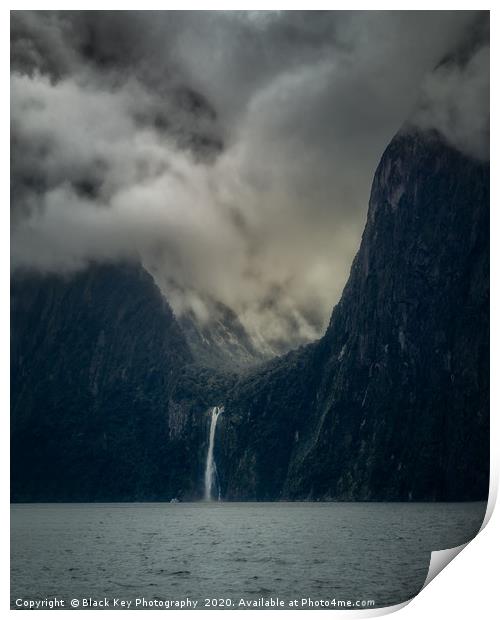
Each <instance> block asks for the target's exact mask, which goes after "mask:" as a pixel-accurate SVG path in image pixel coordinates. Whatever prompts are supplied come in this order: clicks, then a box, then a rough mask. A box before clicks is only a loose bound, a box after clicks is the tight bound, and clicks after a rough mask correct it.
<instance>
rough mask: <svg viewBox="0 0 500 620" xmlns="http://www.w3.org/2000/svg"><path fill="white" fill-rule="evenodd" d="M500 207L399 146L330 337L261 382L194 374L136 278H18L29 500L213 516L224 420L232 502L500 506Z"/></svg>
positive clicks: (19, 405) (260, 371) (15, 410)
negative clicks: (492, 399) (495, 328)
mask: <svg viewBox="0 0 500 620" xmlns="http://www.w3.org/2000/svg"><path fill="white" fill-rule="evenodd" d="M488 192H489V166H488V165H487V164H485V163H482V162H480V161H477V160H475V159H472V158H469V157H466V156H465V155H463V154H461V153H460V152H458V151H457V150H455V149H454V148H452V147H450V146H448V145H447V144H445V143H444V142H443V141H442V140H441V139H440V138H439V137H438V136H437V135H434V134H430V133H426V134H424V133H417V132H412V131H409V130H408V131H403V132H400V133H399V134H398V135H397V136H396V137H395V138H394V140H393V141H392V142H391V144H390V145H389V146H388V148H387V150H386V151H385V153H384V155H383V157H382V159H381V162H380V164H379V166H378V169H377V171H376V174H375V179H374V183H373V188H372V193H371V198H370V204H369V211H368V219H367V224H366V228H365V231H364V234H363V238H362V242H361V247H360V250H359V252H358V254H357V256H356V258H355V260H354V262H353V265H352V269H351V274H350V277H349V280H348V283H347V285H346V287H345V290H344V293H343V295H342V298H341V300H340V302H339V303H338V304H337V306H336V307H335V308H334V310H333V313H332V317H331V321H330V324H329V326H328V329H327V331H326V333H325V335H324V337H323V338H322V339H320V340H319V341H317V342H315V343H312V344H310V345H308V346H305V347H302V348H300V349H297V350H295V351H292V352H290V353H289V354H287V355H285V356H283V357H280V358H276V359H273V360H271V361H270V362H267V363H265V364H261V365H260V366H259V367H257V368H256V369H254V370H252V371H247V372H245V373H241V372H240V373H238V374H236V373H230V372H228V371H227V366H228V365H227V364H226V370H224V371H223V372H222V371H215V370H213V369H209V368H207V367H203V366H202V365H200V364H198V363H195V361H194V360H193V351H194V352H196V351H195V349H196V347H194V348H193V346H192V342H193V334H192V333H191V334H190V332H189V330H190V327H189V325H187V326H186V325H179V323H178V322H177V321H176V319H175V317H174V316H173V314H172V312H171V310H170V308H169V306H168V305H167V304H166V302H165V301H164V299H163V298H162V296H161V294H160V293H159V290H158V289H157V288H156V286H155V285H154V282H153V280H152V278H151V277H150V276H149V275H148V274H147V273H146V272H145V271H144V270H142V269H140V268H138V267H130V266H128V267H127V266H121V267H116V266H115V267H111V266H108V267H93V268H91V269H90V270H87V272H85V273H83V274H79V275H78V276H76V277H73V278H71V279H68V280H63V279H61V278H59V277H50V278H41V277H39V276H30V277H25V278H23V279H20V278H18V277H15V278H14V280H13V289H12V476H13V478H12V493H13V498H14V500H30V501H33V500H131V499H139V500H140V499H144V500H155V499H168V498H170V497H174V496H180V497H184V498H188V499H189V498H200V497H202V495H203V470H204V463H205V458H206V452H207V445H208V428H209V408H210V407H211V406H213V405H222V404H223V405H224V406H225V410H224V413H223V414H221V415H220V416H219V419H218V423H217V430H216V436H215V448H214V452H215V461H216V463H217V471H218V481H219V484H220V489H221V493H222V497H224V498H225V499H241V500H247V499H248V500H249V499H258V500H278V499H339V500H377V499H378V500H469V499H484V498H486V497H487V493H488V472H489V454H488V447H489V435H488V429H489V422H488V420H489V404H488V398H489V350H488V347H489V245H488V244H489V193H488ZM234 324H235V325H237V323H234ZM183 329H184V330H185V332H186V334H187V336H188V339H189V340H190V341H191V349H190V348H189V346H188V342H187V340H186V337H185V334H184V333H183V331H182V330H183Z"/></svg>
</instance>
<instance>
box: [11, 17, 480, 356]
mask: <svg viewBox="0 0 500 620" xmlns="http://www.w3.org/2000/svg"><path fill="white" fill-rule="evenodd" d="M480 18H481V15H478V14H475V13H470V12H400V13H391V12H307V13H304V12H272V11H269V12H217V11H209V12H161V13H155V12H119V13H109V12H95V13H94V12H61V13H52V12H40V13H34V12H14V13H13V14H12V43H11V48H12V82H11V84H12V86H11V98H12V141H13V147H12V155H13V162H12V198H13V199H12V208H13V217H12V221H13V230H12V261H13V266H14V267H16V268H17V267H24V268H26V267H28V268H37V269H40V270H47V271H51V270H69V271H71V270H75V269H79V268H82V267H84V266H85V265H86V264H87V263H88V261H90V260H111V259H115V258H122V257H126V256H131V255H134V256H135V255H140V256H141V257H142V259H143V261H144V262H145V264H147V265H148V266H149V268H150V269H151V270H152V271H154V274H155V277H156V279H157V281H158V283H159V284H160V286H162V287H163V289H164V290H165V291H166V294H167V296H168V298H169V300H170V301H171V303H172V304H173V306H174V309H175V310H176V312H177V313H182V312H183V311H184V310H185V309H190V310H192V311H194V312H195V313H196V314H197V316H199V317H200V318H201V319H203V318H204V317H206V314H207V312H208V310H207V308H208V307H209V305H210V304H209V300H214V299H215V300H216V301H222V302H224V303H225V304H227V305H229V306H230V307H231V308H233V309H234V310H235V311H236V312H237V313H238V314H239V316H240V317H241V319H242V321H243V323H244V324H245V325H246V326H247V328H248V329H249V330H250V332H251V334H252V335H253V337H254V338H255V339H256V340H258V341H259V342H260V343H261V345H262V346H264V347H265V346H266V344H268V343H277V342H279V341H281V340H286V341H288V342H290V343H292V344H297V343H299V342H301V341H304V340H308V339H311V338H314V337H316V336H318V335H319V334H320V332H321V329H322V327H323V325H324V324H325V322H326V321H327V319H328V315H329V313H330V311H331V307H332V305H333V304H334V302H335V301H336V299H337V298H338V296H339V294H340V291H341V289H342V287H343V284H344V282H345V279H346V275H347V273H348V268H349V265H350V262H351V260H352V257H353V255H354V253H355V251H356V249H357V246H358V244H359V239H360V235H361V231H362V227H363V224H364V219H365V214H366V208H367V202H368V195H369V189H370V183H371V179H372V176H373V172H374V169H375V166H376V164H377V161H378V159H379V157H380V155H381V153H382V151H383V149H384V147H385V146H386V144H387V142H388V141H389V140H390V138H391V137H392V135H393V134H394V133H395V132H396V131H397V130H398V128H399V127H400V126H401V124H402V123H403V122H404V121H405V119H406V118H407V117H408V116H409V115H410V114H411V113H412V111H413V120H414V122H415V123H417V124H419V125H420V126H422V127H424V128H432V129H437V130H439V131H440V132H441V133H442V134H443V135H444V136H445V138H446V139H448V140H449V141H450V142H452V143H453V144H454V145H455V146H457V148H461V149H463V150H464V151H466V152H474V153H477V152H478V149H481V148H482V147H480V146H479V147H478V145H482V144H483V141H484V140H483V138H484V132H485V124H484V118H485V115H484V113H483V112H484V96H485V94H484V93H485V88H486V86H487V78H486V77H485V76H487V70H485V66H486V60H487V58H486V57H485V54H486V55H487V50H486V48H485V46H484V45H479V46H476V47H475V48H474V53H473V54H472V56H471V55H470V54H469V56H468V57H467V61H464V62H461V63H460V64H459V65H457V64H456V63H455V65H453V67H454V68H453V69H450V66H452V65H450V64H449V63H448V64H446V63H445V64H443V65H442V66H441V67H440V68H438V69H437V71H436V72H435V73H434V74H432V73H431V72H432V70H433V69H434V68H435V67H436V66H437V65H438V64H439V63H440V62H441V61H442V60H443V58H445V57H447V55H449V54H453V52H454V51H455V50H457V49H459V48H460V45H463V41H464V40H466V39H467V37H469V38H470V33H471V32H473V31H474V28H475V27H476V26H475V25H476V23H477V22H478V19H480ZM483 21H484V19H483ZM485 50H486V51H485ZM445 65H446V66H445ZM457 67H458V68H457ZM440 72H441V73H440ZM485 80H486V81H485ZM422 91H423V93H424V94H423V95H422ZM471 91H472V92H471ZM478 93H479V95H478ZM457 97H459V99H460V101H459V103H457V102H456V98H457ZM422 100H424V105H419V106H417V108H416V104H417V101H419V102H421V101H422ZM481 106H483V108H481ZM450 108H452V109H453V111H452V112H450ZM480 108H481V109H483V112H481V113H480V112H479V110H480ZM415 109H417V112H416V113H415V112H414V110H415ZM444 110H447V111H444ZM457 110H458V111H457ZM486 116H487V114H486ZM450 119H452V120H451V121H450ZM479 119H481V120H479ZM481 136H482V137H481ZM482 152H483V151H481V153H482Z"/></svg>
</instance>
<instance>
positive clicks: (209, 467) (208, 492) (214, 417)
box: [205, 407, 224, 501]
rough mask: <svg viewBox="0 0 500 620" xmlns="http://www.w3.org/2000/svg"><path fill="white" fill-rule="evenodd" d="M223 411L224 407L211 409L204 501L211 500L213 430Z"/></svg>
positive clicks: (213, 473)
mask: <svg viewBox="0 0 500 620" xmlns="http://www.w3.org/2000/svg"><path fill="white" fill-rule="evenodd" d="M223 411H224V407H213V409H212V418H211V420H210V435H209V438H208V452H207V463H206V465H205V499H206V500H207V501H210V500H211V499H212V488H213V486H214V482H215V472H216V467H215V461H214V441H215V429H216V427H217V418H218V417H219V415H220V414H221V413H222V412H223ZM219 499H220V494H219Z"/></svg>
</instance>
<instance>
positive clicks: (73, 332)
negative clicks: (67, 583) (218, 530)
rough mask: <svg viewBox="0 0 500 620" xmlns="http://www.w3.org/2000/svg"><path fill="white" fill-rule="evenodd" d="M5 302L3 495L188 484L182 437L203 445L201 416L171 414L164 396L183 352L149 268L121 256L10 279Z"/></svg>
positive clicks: (140, 491) (71, 497)
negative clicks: (6, 462)
mask: <svg viewBox="0 0 500 620" xmlns="http://www.w3.org/2000/svg"><path fill="white" fill-rule="evenodd" d="M11 300H12V310H11V388H12V389H11V392H12V402H11V418H12V424H11V428H12V440H11V448H12V497H13V500H14V501H99V500H102V501H106V500H117V499H122V500H140V499H163V498H167V497H169V496H172V495H174V494H176V493H177V492H178V490H179V488H189V485H190V480H192V479H195V478H196V473H195V472H193V471H192V469H191V466H192V460H191V457H190V455H189V454H187V453H186V449H187V448H186V446H187V445H188V444H189V443H190V441H192V442H193V443H195V444H200V443H201V437H198V436H196V433H197V432H198V430H199V425H197V424H193V423H192V421H191V420H190V419H184V418H183V417H182V416H179V415H177V416H176V415H175V414H174V413H173V412H172V415H171V416H170V417H169V416H168V403H169V398H170V395H171V392H172V390H173V387H174V385H175V383H176V382H177V378H178V376H179V372H180V369H181V368H182V367H183V366H184V365H185V364H186V363H189V362H190V361H191V356H190V352H189V350H188V347H187V344H186V341H185V339H184V336H183V334H182V332H181V331H180V329H179V326H178V325H177V323H176V321H175V318H174V316H173V314H172V311H171V310H170V308H169V306H168V304H167V303H166V302H165V300H164V299H163V297H162V296H161V294H160V292H159V291H158V289H157V288H156V286H155V284H154V282H153V280H152V278H151V277H150V276H149V274H147V273H146V272H145V271H143V270H142V269H141V268H139V267H134V266H126V265H122V266H94V267H91V268H90V269H88V270H87V271H85V272H84V273H81V274H78V275H76V276H74V277H72V278H70V279H64V278H62V277H58V276H57V277H56V276H50V277H41V276H34V275H32V276H25V277H15V278H13V281H12V291H11ZM186 428H187V429H189V430H188V431H185V429H186ZM180 436H182V441H181V440H180Z"/></svg>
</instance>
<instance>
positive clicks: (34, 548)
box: [11, 503, 486, 609]
mask: <svg viewBox="0 0 500 620" xmlns="http://www.w3.org/2000/svg"><path fill="white" fill-rule="evenodd" d="M485 508H486V505H485V504H484V503H462V504H452V503H439V504H431V503H422V504H420V503H405V504H402V503H185V504H184V503H181V504H160V503H156V504H16V505H12V507H11V558H12V559H11V606H12V607H13V608H16V607H17V608H19V605H20V604H25V603H24V601H29V600H32V601H36V600H38V601H43V600H44V599H49V601H50V600H52V599H53V598H54V597H57V598H58V599H63V600H64V601H65V607H68V606H69V602H70V600H71V599H78V605H79V608H80V609H81V608H82V607H83V606H84V605H85V602H84V599H86V602H87V604H89V600H88V599H90V598H91V599H93V600H94V601H99V600H100V601H104V602H103V603H101V604H103V605H104V604H105V601H106V600H107V601H108V605H109V608H116V607H113V604H114V603H115V601H114V600H113V599H119V601H118V603H117V604H118V605H121V604H122V601H124V604H125V605H127V603H128V601H130V602H131V607H132V608H134V607H137V606H139V607H143V606H147V607H151V608H152V609H155V608H157V607H158V606H161V607H163V608H165V607H167V606H169V605H173V603H171V602H169V601H177V604H178V605H180V602H181V601H184V603H185V604H187V603H186V601H187V600H188V599H189V600H190V601H191V607H190V608H192V605H193V603H194V601H197V609H206V608H207V605H206V601H205V599H210V600H212V599H225V602H224V603H223V605H225V606H228V605H229V604H231V605H232V606H233V608H238V609H242V608H244V605H242V604H241V600H242V599H243V600H244V601H247V602H249V603H250V602H252V603H253V604H260V605H261V606H262V604H264V605H265V604H266V603H265V601H268V602H269V601H270V599H275V602H276V599H277V598H278V599H280V600H282V601H283V602H284V605H285V607H288V606H289V601H291V600H298V601H299V608H305V607H309V608H310V607H312V606H313V605H310V604H309V602H307V603H303V602H302V599H311V601H313V602H314V601H315V602H316V605H318V604H319V603H318V602H319V601H321V600H323V601H332V599H336V600H337V601H338V600H351V601H353V602H355V601H361V600H365V601H375V606H377V607H379V606H385V605H392V604H396V603H400V602H402V601H405V600H407V599H408V598H410V597H412V596H414V595H415V594H416V593H417V592H418V591H419V590H420V588H421V587H422V585H423V583H424V581H425V577H426V575H427V570H428V567H429V559H430V553H431V551H432V550H437V549H446V548H450V547H455V546H457V545H460V544H463V543H464V542H466V541H468V540H470V539H471V538H473V537H474V535H475V534H476V533H477V531H478V529H479V527H480V525H481V522H482V520H483V516H484V513H485ZM18 599H23V601H22V602H21V603H20V602H19V600H18ZM136 599H141V601H140V603H137V601H136ZM142 599H145V603H144V602H143V601H142ZM226 599H230V601H228V600H226ZM16 600H17V604H16ZM217 604H218V605H219V601H217ZM268 604H269V603H268ZM370 604H371V603H370Z"/></svg>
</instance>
